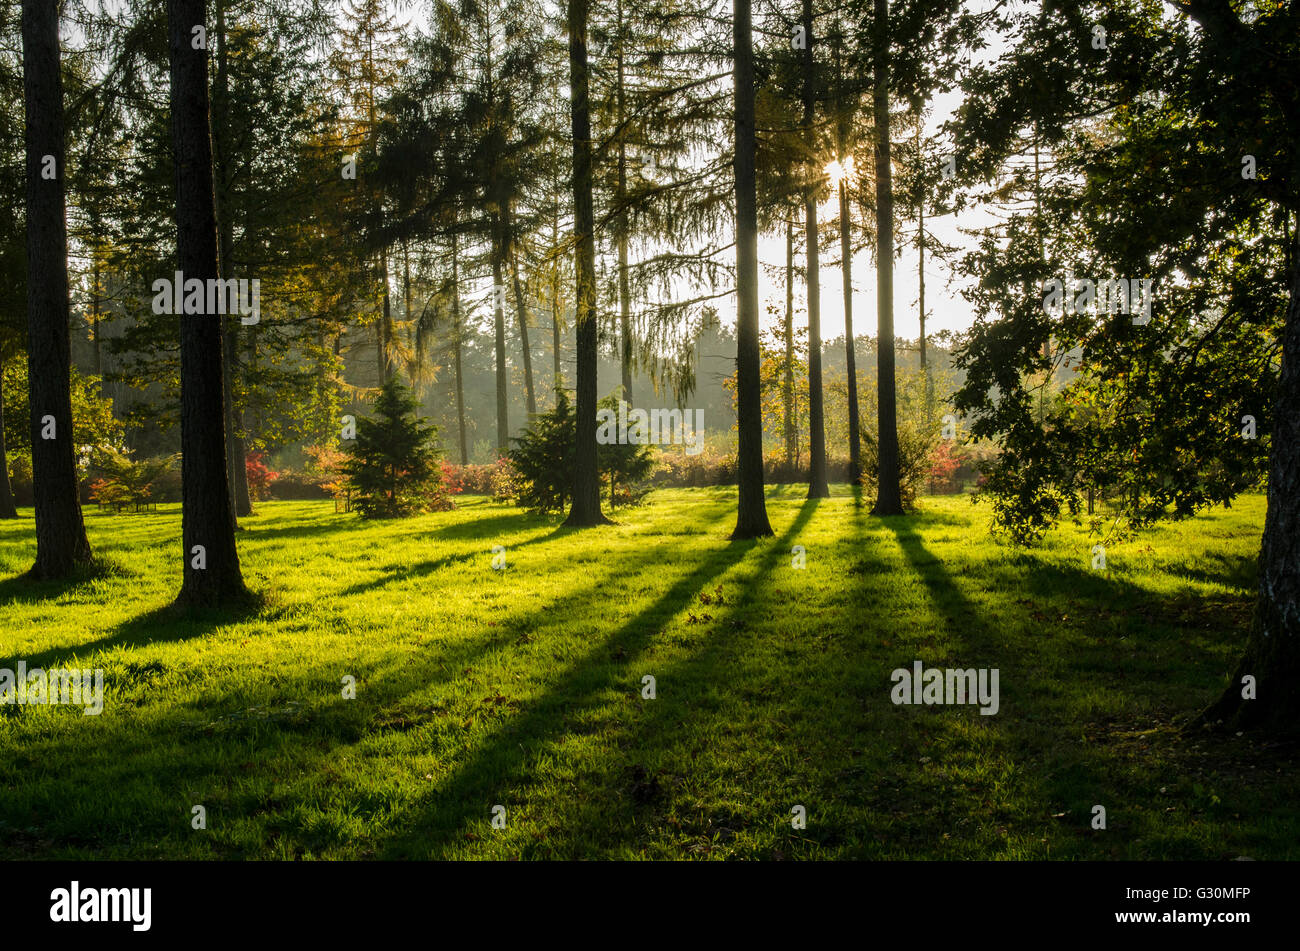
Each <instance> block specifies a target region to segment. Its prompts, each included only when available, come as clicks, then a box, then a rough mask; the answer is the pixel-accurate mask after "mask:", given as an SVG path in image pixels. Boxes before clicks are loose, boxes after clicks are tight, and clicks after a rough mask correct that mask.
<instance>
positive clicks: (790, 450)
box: [781, 220, 799, 465]
mask: <svg viewBox="0 0 1300 951" xmlns="http://www.w3.org/2000/svg"><path fill="white" fill-rule="evenodd" d="M784 330H785V379H784V381H783V383H782V385H781V408H782V411H783V413H784V415H785V462H786V465H793V464H794V461H795V458H796V456H798V454H799V423H798V420H796V419H795V411H794V221H793V220H788V221H786V223H785V326H784Z"/></svg>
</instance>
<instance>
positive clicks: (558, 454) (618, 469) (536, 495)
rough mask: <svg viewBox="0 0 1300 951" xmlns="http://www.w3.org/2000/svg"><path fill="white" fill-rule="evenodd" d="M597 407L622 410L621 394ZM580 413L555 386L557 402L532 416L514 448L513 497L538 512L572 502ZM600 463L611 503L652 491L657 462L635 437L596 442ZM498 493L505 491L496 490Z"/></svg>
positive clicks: (625, 501)
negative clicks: (651, 485) (638, 443)
mask: <svg viewBox="0 0 1300 951" xmlns="http://www.w3.org/2000/svg"><path fill="white" fill-rule="evenodd" d="M597 407H598V408H599V409H607V410H612V411H614V412H617V411H618V397H617V396H607V397H605V398H604V399H603V400H601V401H600V402H599V403H598V404H597ZM576 438H577V417H576V413H575V411H574V408H573V404H572V403H570V402H569V397H568V394H567V393H565V392H564V391H563V390H559V391H557V392H556V397H555V407H554V408H553V409H551V410H549V411H547V412H545V413H538V414H537V415H536V416H534V417H533V421H532V423H531V425H529V427H528V428H527V429H525V430H524V432H523V435H521V436H519V437H518V438H517V439H515V443H516V447H515V448H514V449H512V450H510V456H509V458H510V466H511V468H512V469H513V471H514V475H515V480H514V485H513V493H514V494H513V497H514V499H515V501H516V503H518V504H519V505H521V506H523V507H524V508H526V509H529V510H531V511H534V512H560V511H563V510H564V509H565V508H566V507H567V506H568V504H569V498H570V495H569V492H570V489H571V487H572V485H573V460H574V444H575V442H576ZM596 461H597V469H598V471H599V473H600V478H601V480H602V482H603V483H604V484H606V485H608V486H609V501H610V504H611V505H634V504H636V503H637V502H639V501H641V500H642V499H643V498H644V497H645V495H646V493H647V492H648V491H649V479H650V474H651V472H653V471H654V468H655V458H654V453H653V452H652V451H651V447H649V446H643V445H637V444H635V443H610V444H607V445H598V446H597V447H596ZM493 494H494V495H497V496H498V497H501V494H500V493H498V492H497V491H496V490H495V487H494V491H493Z"/></svg>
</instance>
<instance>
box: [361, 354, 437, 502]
mask: <svg viewBox="0 0 1300 951" xmlns="http://www.w3.org/2000/svg"><path fill="white" fill-rule="evenodd" d="M419 406H420V404H419V402H418V401H417V400H416V399H415V397H414V395H412V393H411V391H410V389H409V388H407V386H406V385H405V384H404V383H402V382H401V381H400V380H398V379H396V378H395V377H391V378H389V379H388V380H387V381H386V382H385V383H384V385H383V387H382V389H381V390H380V393H379V396H378V398H377V399H376V400H375V412H374V415H373V416H370V417H362V418H361V419H358V420H357V438H356V440H355V442H353V443H352V445H351V447H350V450H349V459H348V461H347V463H345V464H344V466H343V471H344V473H345V474H346V475H347V477H348V480H349V482H350V483H351V485H352V487H353V489H354V492H355V495H354V497H353V503H352V504H353V505H354V506H356V508H357V510H358V511H360V512H361V515H362V517H364V518H399V517H403V516H407V515H414V514H416V513H417V512H423V511H425V510H427V509H429V508H440V507H442V506H443V505H444V502H443V498H442V491H441V490H442V469H441V467H440V466H439V461H440V459H441V457H442V450H441V449H440V448H439V446H438V429H437V427H436V426H434V425H433V424H432V423H426V422H423V421H421V420H420V418H419V416H418V415H417V414H418V411H419Z"/></svg>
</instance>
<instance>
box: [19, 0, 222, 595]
mask: <svg viewBox="0 0 1300 951" xmlns="http://www.w3.org/2000/svg"><path fill="white" fill-rule="evenodd" d="M22 24H23V26H22V30H23V79H24V89H25V103H26V117H27V133H26V135H27V262H28V276H27V336H28V344H27V367H28V374H27V379H28V386H29V388H30V394H31V416H32V471H33V475H34V478H35V491H36V563H35V564H34V565H33V566H32V569H31V575H32V577H35V578H66V577H68V576H69V575H70V574H72V573H73V572H74V571H75V570H76V568H77V567H78V566H80V565H84V564H86V563H88V562H89V561H90V557H91V555H90V543H89V542H88V541H87V540H86V528H85V524H84V523H83V522H82V518H81V503H80V500H79V498H78V495H77V468H76V459H75V457H74V454H73V447H72V396H71V384H70V382H69V374H70V371H71V361H72V355H71V339H70V331H69V327H68V232H67V223H66V220H65V208H64V202H65V194H64V187H65V185H64V183H65V180H66V168H65V152H64V112H63V81H62V75H61V72H60V55H59V13H58V5H57V4H54V3H51V2H48V0H24V2H23V11H22ZM218 408H219V407H218Z"/></svg>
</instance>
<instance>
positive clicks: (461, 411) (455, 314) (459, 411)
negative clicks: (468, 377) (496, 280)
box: [451, 221, 469, 465]
mask: <svg viewBox="0 0 1300 951" xmlns="http://www.w3.org/2000/svg"><path fill="white" fill-rule="evenodd" d="M455 226H456V222H455V221H452V231H451V326H452V333H454V334H455V346H456V433H458V435H459V438H460V464H461V465H468V464H469V443H468V442H467V439H465V377H464V368H463V365H461V357H460V351H461V340H460V261H459V257H460V243H459V240H458V238H456V233H455Z"/></svg>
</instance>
